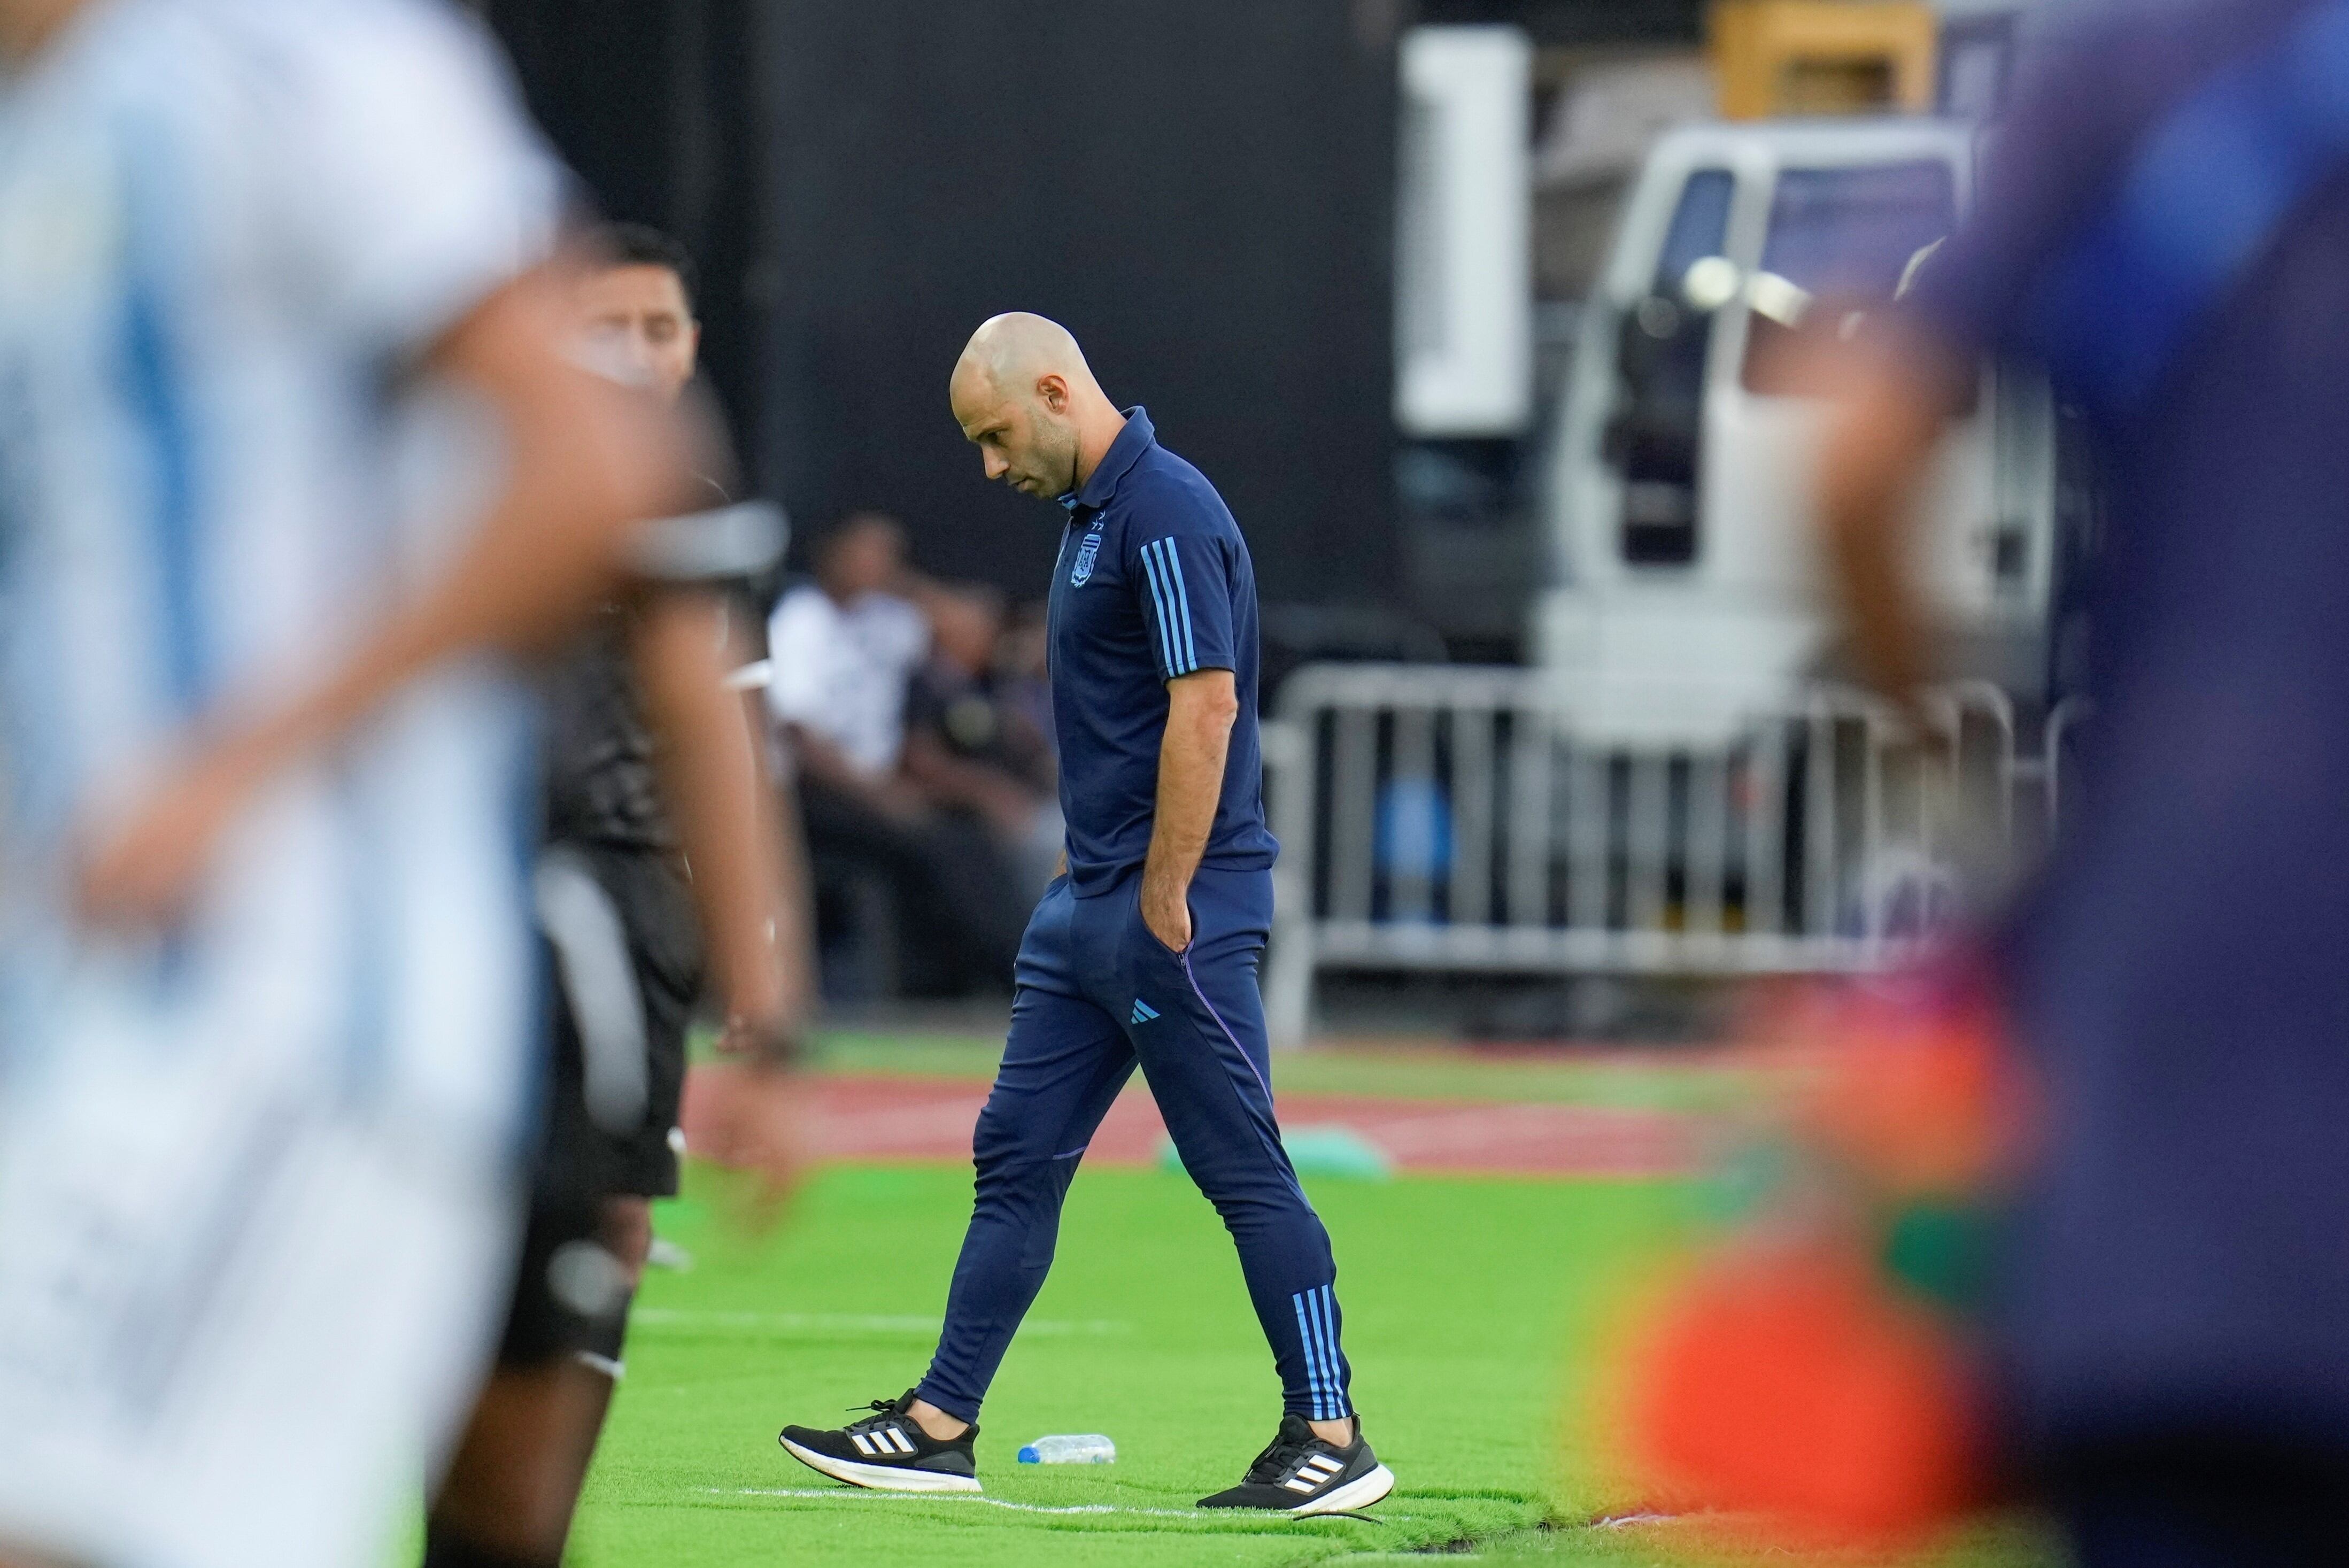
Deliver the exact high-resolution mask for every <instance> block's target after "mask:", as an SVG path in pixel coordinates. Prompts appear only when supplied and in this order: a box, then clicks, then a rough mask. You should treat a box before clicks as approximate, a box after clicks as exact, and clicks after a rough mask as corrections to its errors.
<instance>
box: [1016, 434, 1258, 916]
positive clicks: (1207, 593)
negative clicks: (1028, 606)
mask: <svg viewBox="0 0 2349 1568" xmlns="http://www.w3.org/2000/svg"><path fill="white" fill-rule="evenodd" d="M1061 505H1062V506H1063V507H1064V508H1066V509H1067V511H1068V514H1069V524H1068V530H1067V532H1066V533H1065V534H1064V535H1062V537H1061V555H1060V559H1059V561H1058V562H1056V563H1055V564H1054V566H1053V568H1052V594H1051V601H1050V613H1049V619H1048V622H1047V625H1048V632H1049V637H1050V659H1051V671H1052V722H1053V725H1054V727H1055V728H1056V729H1057V730H1058V731H1059V732H1060V741H1061V813H1062V815H1065V816H1066V817H1067V818H1068V824H1069V880H1070V885H1071V888H1073V890H1074V891H1075V892H1076V894H1077V896H1078V897H1079V898H1088V897H1091V896H1092V895H1093V894H1096V893H1104V892H1107V891H1108V890H1109V889H1110V888H1111V887H1112V885H1114V884H1115V883H1116V882H1117V880H1118V878H1119V877H1121V876H1122V875H1123V874H1124V873H1125V872H1127V871H1130V870H1132V869H1133V868H1134V867H1138V866H1140V865H1141V864H1142V863H1143V860H1144V859H1145V858H1146V857H1148V855H1149V853H1150V830H1151V824H1152V821H1153V819H1154V816H1155V815H1156V810H1157V802H1158V752H1159V746H1160V743H1161V742H1163V741H1164V738H1165V734H1166V711H1167V698H1166V682H1168V681H1169V680H1174V679H1175V678H1176V677H1177V676H1182V675H1188V674H1190V673H1192V672H1193V671H1195V670H1230V671H1231V672H1232V680H1233V686H1234V689H1235V690H1236V691H1237V693H1238V696H1239V717H1238V718H1237V720H1235V721H1234V722H1233V724H1232V739H1231V750H1230V753H1229V754H1228V756H1227V758H1226V762H1225V763H1224V794H1223V799H1222V800H1221V801H1220V802H1218V803H1217V805H1216V823H1215V827H1214V829H1213V830H1212V831H1211V832H1210V833H1209V834H1208V836H1207V848H1206V856H1205V857H1203V858H1202V860H1201V862H1200V864H1202V865H1203V866H1207V867H1215V868H1216V869H1220V870H1260V869H1262V868H1264V867H1268V866H1270V865H1271V864H1272V860H1273V857H1274V856H1275V855H1276V854H1277V853H1278V851H1279V846H1278V844H1276V843H1275V842H1274V841H1273V836H1272V834H1271V833H1270V832H1269V831H1268V829H1267V828H1266V826H1265V822H1264V753H1263V750H1262V748H1261V746H1260V745H1259V743H1258V741H1257V693H1256V678H1257V611H1256V568H1255V566H1253V565H1251V564H1250V562H1249V560H1248V550H1247V541H1246V540H1245V539H1243V538H1241V537H1240V530H1239V524H1237V523H1235V522H1233V521H1232V514H1231V509H1230V508H1229V507H1226V505H1225V504H1224V499H1223V497H1222V496H1220V495H1217V494H1216V487H1215V486H1214V485H1212V484H1210V483H1207V478H1206V475H1205V474H1203V473H1201V472H1199V471H1198V470H1197V469H1195V468H1194V467H1192V466H1191V465H1190V464H1189V463H1187V462H1184V461H1183V460H1182V459H1181V458H1179V457H1177V456H1175V455H1174V453H1173V452H1168V451H1167V450H1166V449H1165V448H1164V447H1163V446H1160V445H1159V444H1158V438H1157V435H1156V432H1155V431H1153V430H1152V429H1151V425H1150V416H1149V415H1148V414H1147V413H1145V412H1144V411H1143V410H1141V409H1139V408H1135V409H1131V410H1127V412H1126V416H1125V429H1124V430H1123V431H1120V432H1119V433H1118V437H1117V440H1116V441H1112V442H1111V443H1110V449H1109V451H1108V452H1107V453H1106V454H1104V455H1103V456H1102V461H1101V466H1100V467H1098V468H1096V469H1094V470H1093V472H1092V478H1090V479H1088V480H1086V481H1085V483H1084V485H1083V487H1082V488H1081V489H1080V490H1078V491H1077V492H1076V493H1074V494H1071V495H1064V496H1062V497H1061Z"/></svg>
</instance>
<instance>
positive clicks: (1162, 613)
mask: <svg viewBox="0 0 2349 1568" xmlns="http://www.w3.org/2000/svg"><path fill="white" fill-rule="evenodd" d="M1153 548H1154V546H1153V545H1143V547H1142V570H1143V575H1144V576H1147V577H1148V578H1149V579H1150V598H1151V602H1152V603H1153V604H1154V605H1156V606H1157V607H1158V657H1159V659H1160V661H1161V662H1162V663H1163V664H1164V666H1165V669H1166V673H1167V674H1168V675H1169V676H1174V675H1180V674H1182V673H1183V671H1182V670H1181V668H1180V667H1179V666H1177V665H1176V664H1175V662H1174V630H1173V626H1172V621H1173V615H1172V608H1171V605H1170V603H1169V596H1168V595H1167V592H1166V588H1165V586H1164V582H1163V581H1162V579H1161V577H1160V575H1159V574H1160V571H1161V568H1160V566H1159V565H1158V558H1157V557H1156V556H1154V555H1153V554H1152V553H1151V551H1152V549H1153Z"/></svg>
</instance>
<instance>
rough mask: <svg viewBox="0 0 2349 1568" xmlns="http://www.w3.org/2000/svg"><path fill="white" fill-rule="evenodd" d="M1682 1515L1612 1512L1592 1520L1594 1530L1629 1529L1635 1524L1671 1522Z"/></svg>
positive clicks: (1591, 1526) (1591, 1524)
mask: <svg viewBox="0 0 2349 1568" xmlns="http://www.w3.org/2000/svg"><path fill="white" fill-rule="evenodd" d="M1679 1517H1680V1515H1679V1514H1677V1513H1610V1514H1609V1515H1608V1516H1607V1517H1606V1518H1604V1519H1594V1520H1592V1521H1590V1528H1591V1529H1593V1530H1629V1529H1630V1527H1631V1526H1633V1525H1635V1524H1670V1523H1671V1521H1673V1520H1675V1519H1678V1518H1679Z"/></svg>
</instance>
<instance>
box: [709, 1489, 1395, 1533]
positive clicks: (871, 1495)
mask: <svg viewBox="0 0 2349 1568" xmlns="http://www.w3.org/2000/svg"><path fill="white" fill-rule="evenodd" d="M698 1490H700V1491H701V1492H702V1493H704V1494H705V1495H707V1496H709V1497H812V1498H830V1499H831V1500H833V1501H835V1502H847V1501H856V1502H970V1503H981V1504H984V1505H985V1506H987V1507H988V1508H1008V1509H1009V1510H1011V1511H1013V1512H1014V1513H1123V1514H1137V1515H1143V1516H1146V1517H1148V1518H1151V1519H1188V1520H1194V1521H1198V1522H1200V1523H1207V1522H1210V1521H1213V1522H1217V1523H1220V1522H1223V1521H1238V1520H1248V1519H1262V1520H1266V1521H1271V1520H1276V1519H1287V1518H1288V1517H1290V1516H1289V1515H1288V1514H1286V1513H1280V1512H1278V1511H1271V1510H1266V1511H1260V1512H1251V1511H1247V1510H1245V1509H1233V1510H1229V1511H1216V1510H1215V1509H1206V1508H1120V1507H1117V1506H1116V1505H1114V1504H1112V1503H1106V1502H1084V1503H1077V1504H1074V1505H1071V1506H1069V1507H1063V1508H1053V1507H1050V1506H1048V1505H1046V1504H1044V1503H1040V1502H1007V1501H1004V1500H1003V1499H1002V1498H999V1497H988V1496H986V1495H985V1494H983V1493H978V1492H920V1491H873V1490H861V1489H858V1488H854V1487H832V1486H823V1487H815V1486H802V1487H768V1486H735V1487H726V1486H706V1487H701V1488H698ZM1320 1517H1322V1518H1324V1519H1346V1518H1350V1517H1352V1516H1350V1515H1348V1514H1343V1513H1331V1514H1323V1515H1321V1516H1320ZM1411 1517H1412V1516H1411V1515H1410V1514H1407V1513H1385V1514H1381V1515H1380V1516H1379V1518H1378V1519H1363V1520H1361V1521H1358V1522H1360V1523H1363V1524H1377V1523H1380V1522H1381V1521H1384V1522H1387V1523H1391V1524H1392V1523H1398V1522H1403V1521H1409V1520H1410V1519H1411Z"/></svg>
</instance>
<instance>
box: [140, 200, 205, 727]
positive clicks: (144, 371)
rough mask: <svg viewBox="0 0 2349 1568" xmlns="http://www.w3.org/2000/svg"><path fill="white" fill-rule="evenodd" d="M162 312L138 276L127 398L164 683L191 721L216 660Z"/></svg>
mask: <svg viewBox="0 0 2349 1568" xmlns="http://www.w3.org/2000/svg"><path fill="white" fill-rule="evenodd" d="M150 248H151V247H150ZM164 310H165V306H164V304H163V301H162V298H161V296H160V291H159V290H158V288H157V287H156V285H155V282H154V280H153V279H152V277H150V276H148V275H145V274H144V272H143V270H142V272H141V273H140V274H138V275H134V276H133V278H132V281H131V286H130V289H129V295H128V296H127V297H126V298H125V299H124V301H123V306H122V338H121V343H122V357H123V367H122V368H123V373H124V377H125V380H126V382H127V385H126V387H125V390H126V391H127V392H128V394H129V398H128V400H129V405H130V408H131V410H132V412H133V414H134V416H135V417H136V419H137V421H138V423H139V429H140V434H141V435H142V436H143V437H144V438H145V445H146V448H147V455H148V459H149V462H150V463H151V465H152V466H151V467H150V470H149V475H148V483H149V484H150V486H151V489H152V494H153V504H152V506H151V507H150V510H149V513H148V544H149V545H150V548H151V549H152V550H153V552H154V554H153V556H152V560H153V562H154V567H155V571H156V575H157V586H158V588H159V590H160V604H161V608H162V615H161V627H162V633H163V638H162V640H163V649H162V651H163V659H164V680H165V684H166V687H167V689H168V690H169V691H170V692H171V700H172V701H173V702H174V703H175V704H176V705H177V706H178V708H179V710H180V711H181V712H182V713H192V712H193V711H195V710H196V709H197V707H198V706H199V705H200V704H201V703H202V701H203V699H204V697H205V695H206V692H207V690H208V688H209V686H210V684H211V680H210V675H211V671H210V664H211V659H210V649H209V647H208V639H207V638H206V636H205V633H204V616H203V608H202V598H203V593H202V569H201V566H200V555H201V553H200V549H199V545H198V543H197V536H196V487H195V463H194V458H193V450H194V445H195V442H194V439H193V436H192V435H191V431H190V428H189V423H190V421H189V417H188V408H187V404H186V401H185V400H184V398H183V396H182V389H181V379H180V372H179V368H178V365H177V363H176V361H175V359H174V358H173V354H172V349H171V342H170V337H169V333H168V330H167V328H166V327H165V326H164Z"/></svg>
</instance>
